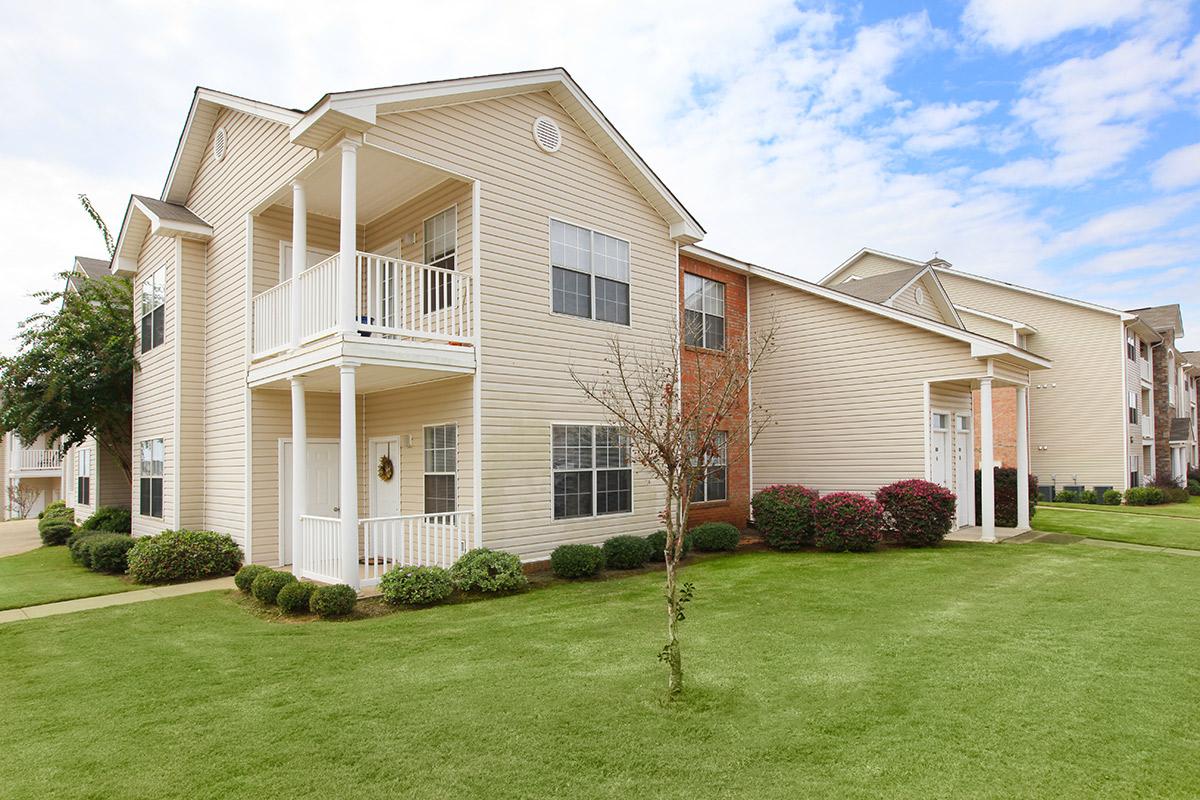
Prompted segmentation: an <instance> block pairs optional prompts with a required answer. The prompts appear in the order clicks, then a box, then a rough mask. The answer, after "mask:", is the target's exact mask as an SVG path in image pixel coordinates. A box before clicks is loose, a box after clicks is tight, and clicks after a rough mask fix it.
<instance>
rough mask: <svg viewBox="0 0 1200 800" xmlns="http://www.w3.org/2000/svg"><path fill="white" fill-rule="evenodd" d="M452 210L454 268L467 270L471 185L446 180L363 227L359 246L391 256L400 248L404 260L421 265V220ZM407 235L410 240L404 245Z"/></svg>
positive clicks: (422, 249) (423, 248) (423, 241)
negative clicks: (364, 229)
mask: <svg viewBox="0 0 1200 800" xmlns="http://www.w3.org/2000/svg"><path fill="white" fill-rule="evenodd" d="M451 207H454V208H455V209H456V213H455V219H456V220H457V222H458V229H457V237H456V239H455V265H456V267H457V268H458V269H459V270H465V271H468V272H469V271H470V269H471V186H470V184H467V183H464V182H462V181H455V180H449V181H446V182H444V183H442V184H441V185H439V186H435V187H434V188H432V189H430V190H428V191H427V192H424V193H422V194H420V195H418V196H417V197H415V198H413V199H412V200H411V201H409V202H407V203H405V204H404V205H403V206H401V207H399V208H397V209H395V210H393V211H389V212H388V213H386V214H384V215H383V216H382V217H379V218H378V219H375V220H372V221H371V222H370V223H368V224H367V226H366V232H365V237H364V240H363V247H364V249H365V250H367V251H368V252H371V253H379V254H380V255H386V256H394V255H395V254H396V246H397V245H399V246H400V258H401V259H403V260H404V261H415V262H417V263H424V262H425V220H427V219H429V218H430V217H432V216H434V215H435V214H440V213H441V212H443V211H445V210H446V209H448V208H451ZM405 236H408V237H409V238H410V239H411V241H408V242H405V241H404V237H405Z"/></svg>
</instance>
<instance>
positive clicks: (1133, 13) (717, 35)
mask: <svg viewBox="0 0 1200 800" xmlns="http://www.w3.org/2000/svg"><path fill="white" fill-rule="evenodd" d="M0 5H2V6H3V10H4V19H5V25H4V27H3V29H0V100H2V101H3V103H4V107H5V108H6V111H5V113H4V114H2V115H0V176H3V180H0V243H2V244H3V246H4V248H5V249H6V251H7V252H8V254H9V255H8V257H6V258H3V259H0V352H11V351H12V350H13V349H14V347H15V344H14V342H13V341H12V339H11V337H12V336H13V335H14V334H15V333H16V331H17V328H18V321H19V320H21V319H23V318H25V317H27V316H28V315H29V314H31V313H33V312H34V311H36V310H37V309H38V304H37V302H36V301H35V300H33V299H32V298H31V296H30V295H31V293H32V292H34V291H37V290H40V289H50V288H55V287H57V286H58V285H59V281H58V279H57V278H56V277H55V275H56V274H57V273H58V272H60V271H62V270H63V269H66V268H67V267H69V266H70V264H71V259H72V257H73V256H75V255H90V256H103V255H104V249H103V242H102V240H101V239H100V237H99V235H98V233H97V232H96V230H95V228H94V227H92V225H91V222H90V221H89V220H88V219H87V217H86V216H85V215H84V214H83V212H82V210H81V209H80V207H79V204H78V201H77V199H76V196H77V195H78V194H79V193H80V192H86V193H87V194H88V195H89V196H90V197H91V198H92V200H93V201H94V202H95V204H96V206H97V207H98V208H99V210H100V212H101V214H102V215H103V216H104V217H105V219H106V220H108V223H109V225H110V226H111V227H113V228H114V233H115V229H116V228H117V227H118V226H119V224H120V220H121V215H122V214H123V213H124V210H125V205H126V202H127V200H128V197H129V195H130V194H131V193H138V194H148V195H152V196H158V195H159V194H160V193H161V191H162V185H163V182H164V180H165V178H166V174H167V170H168V169H169V167H170V163H171V158H172V156H173V154H174V149H175V145H176V142H177V140H178V137H179V133H180V131H181V129H182V127H183V124H184V121H185V118H186V115H187V110H188V107H189V104H190V102H191V97H192V91H193V89H194V87H195V86H197V85H202V86H207V87H211V88H214V89H219V90H222V91H226V92H231V93H234V94H238V95H243V96H247V97H251V98H254V99H259V100H263V101H266V102H270V103H275V104H278V105H284V106H289V107H295V108H304V109H306V108H308V107H309V106H311V105H312V104H313V103H315V102H316V101H317V100H318V99H319V98H320V96H321V95H322V94H324V93H326V92H329V91H340V90H349V89H358V88H365V87H373V86H381V85H391V84H400V83H409V82H414V81H422V80H432V79H441V78H454V77H461V76H467V75H477V74H484V73H493V72H505V71H510V70H523V69H535V68H542V67H550V66H563V67H566V68H567V69H568V70H569V71H570V72H571V74H572V75H573V76H574V78H575V79H576V80H577V81H578V82H579V83H580V85H582V86H583V88H584V90H585V91H587V92H588V94H589V95H590V96H591V97H592V99H593V100H594V101H595V102H596V103H597V104H598V105H599V106H600V107H601V108H602V109H603V110H604V112H605V114H606V115H607V116H608V117H609V119H610V120H612V121H613V123H614V124H615V125H616V126H617V128H618V129H619V130H620V131H621V132H622V133H623V134H624V135H625V137H626V138H627V139H628V140H629V141H630V142H631V143H632V144H633V146H634V147H635V148H637V150H638V151H639V152H640V153H641V155H642V156H643V158H645V160H646V161H647V162H648V163H649V164H650V165H651V167H653V169H654V170H655V171H656V172H657V173H658V174H659V175H660V176H661V177H662V179H663V180H664V181H665V183H666V184H667V185H668V186H669V187H671V189H672V191H673V192H674V193H675V194H676V195H677V196H678V197H679V198H680V199H681V200H682V201H683V203H684V204H685V205H686V206H687V207H688V209H689V210H690V211H691V212H692V213H693V214H694V215H695V216H696V217H697V218H698V219H699V220H700V222H701V224H702V225H704V227H705V229H706V230H707V231H708V238H706V239H705V240H704V242H703V244H704V246H706V247H711V248H713V249H715V250H719V251H721V252H725V253H728V254H730V255H733V256H735V257H738V258H741V259H744V260H747V261H752V262H754V263H758V264H762V265H764V266H769V267H772V268H774V269H778V270H780V271H783V272H787V273H791V274H793V275H797V276H800V277H802V278H808V279H811V280H817V279H819V278H820V277H822V276H823V275H825V274H826V273H827V272H829V271H831V270H832V269H833V268H834V267H836V266H837V265H838V264H839V263H841V262H842V261H844V260H845V259H847V258H848V257H850V256H851V255H853V254H854V253H855V252H856V251H857V250H859V249H860V248H862V247H872V248H876V249H880V250H884V251H888V252H893V253H897V254H900V255H904V256H907V257H910V258H916V259H921V260H924V259H928V258H930V257H932V256H933V254H934V253H935V252H936V253H937V254H938V255H940V256H941V257H942V258H945V259H947V260H949V261H950V262H952V263H953V264H954V265H955V266H956V267H959V268H961V269H964V270H967V271H970V272H975V273H979V274H983V275H989V276H994V277H998V278H1002V279H1004V280H1009V281H1013V282H1017V283H1022V284H1025V285H1029V286H1033V287H1035V288H1039V289H1042V290H1045V291H1050V292H1055V293H1060V294H1066V295H1069V296H1072V297H1077V298H1080V299H1084V300H1089V301H1092V302H1096V303H1101V304H1104V305H1107V306H1112V307H1117V308H1122V309H1129V308H1136V307H1140V306H1145V305H1154V304H1161V303H1173V302H1179V303H1182V304H1183V305H1184V324H1185V328H1186V329H1187V331H1188V333H1189V334H1190V335H1189V336H1188V337H1187V338H1186V340H1185V341H1184V346H1185V347H1190V348H1192V349H1200V256H1198V255H1197V253H1200V7H1198V6H1197V5H1196V4H1188V3H1184V2H1165V1H1163V2H1160V1H1159V0H1146V1H1144V2H1143V1H1141V0H1053V2H1046V0H969V1H967V2H949V3H919V2H891V3H865V4H840V3H837V4H822V3H789V2H776V1H775V0H739V2H737V3H729V2H714V3H710V2H706V1H705V0H688V2H675V1H674V0H666V1H660V2H653V3H647V2H644V1H642V2H633V3H621V2H597V3H577V2H570V3H561V4H557V5H554V4H547V3H545V2H538V3H532V2H530V3H525V2H512V3H498V2H486V3H484V2H479V3H465V2H455V1H454V0H443V2H440V3H434V4H417V3H403V2H394V0H393V1H392V2H387V3H379V4H375V3H371V2H355V3H352V4H350V3H347V4H341V5H340V6H339V5H330V4H329V3H320V4H317V3H307V2H303V0H292V2H288V3H286V4H283V3H278V4H277V3H268V2H238V3H236V4H226V3H222V2H217V1H216V0H207V1H206V2H203V3H196V2H186V1H182V2H181V1H175V2H171V3H163V2H161V0H157V1H156V2H111V3H103V4H101V3H87V4H84V3H66V2H45V3H38V4H34V3H27V2H13V1H12V0H0Z"/></svg>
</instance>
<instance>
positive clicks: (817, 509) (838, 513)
mask: <svg viewBox="0 0 1200 800" xmlns="http://www.w3.org/2000/svg"><path fill="white" fill-rule="evenodd" d="M813 525H814V526H815V528H816V531H817V544H818V545H820V546H821V547H823V548H825V549H826V550H833V551H842V550H850V551H852V552H856V553H858V552H865V551H867V550H872V549H874V547H875V545H876V544H878V543H879V541H880V540H881V539H883V506H881V505H879V503H878V502H877V501H875V500H873V499H871V498H870V497H864V496H863V495H861V494H855V493H854V492H833V493H832V494H827V495H825V496H824V497H822V498H821V499H819V500H818V501H817V502H816V503H814V504H813Z"/></svg>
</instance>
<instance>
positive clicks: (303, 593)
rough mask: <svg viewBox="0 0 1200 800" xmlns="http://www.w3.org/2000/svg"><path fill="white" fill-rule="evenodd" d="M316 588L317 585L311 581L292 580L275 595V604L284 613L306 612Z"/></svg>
mask: <svg viewBox="0 0 1200 800" xmlns="http://www.w3.org/2000/svg"><path fill="white" fill-rule="evenodd" d="M316 590H317V585H316V584H315V583H313V582H312V581H293V582H291V583H289V584H286V585H285V586H284V587H283V588H282V589H280V590H279V594H277V595H275V604H276V605H278V606H279V610H280V611H282V612H283V613H285V614H307V613H308V604H309V602H310V601H311V600H312V595H313V592H315V591H316Z"/></svg>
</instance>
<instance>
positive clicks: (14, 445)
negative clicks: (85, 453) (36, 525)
mask: <svg viewBox="0 0 1200 800" xmlns="http://www.w3.org/2000/svg"><path fill="white" fill-rule="evenodd" d="M55 444H56V443H55V442H53V441H48V440H47V439H46V437H45V436H39V437H38V438H37V439H35V440H34V441H32V442H22V441H21V437H20V436H18V435H17V434H16V433H15V432H13V431H9V432H8V433H5V434H4V435H3V437H2V439H0V450H3V456H2V457H0V469H2V470H3V477H4V498H3V519H17V518H21V517H36V516H37V515H38V514H40V513H41V512H42V509H44V508H45V507H46V506H47V505H49V504H50V503H53V502H54V501H55V500H58V499H60V498H61V497H62V452H61V450H60V449H59V448H58V447H56V446H55Z"/></svg>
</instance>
